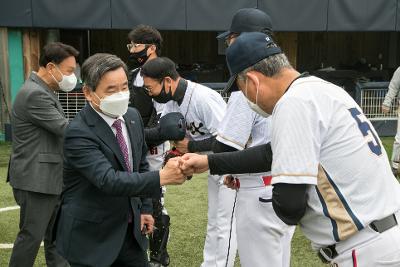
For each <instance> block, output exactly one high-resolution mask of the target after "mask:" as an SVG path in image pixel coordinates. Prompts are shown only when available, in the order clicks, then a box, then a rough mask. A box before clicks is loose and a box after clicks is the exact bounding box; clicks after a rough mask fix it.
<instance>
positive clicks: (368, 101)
mask: <svg viewBox="0 0 400 267" xmlns="http://www.w3.org/2000/svg"><path fill="white" fill-rule="evenodd" d="M388 87H389V82H362V83H361V82H359V83H357V84H356V101H357V103H358V104H359V105H360V107H361V109H362V110H363V112H364V114H365V116H366V117H367V118H368V119H369V120H370V121H371V122H372V124H373V125H374V127H375V129H376V130H377V132H378V134H379V135H380V136H393V135H395V134H396V125H397V118H398V115H397V113H398V108H399V102H398V98H397V97H395V99H393V101H392V105H391V107H390V111H389V112H388V113H387V114H384V113H383V112H382V103H383V101H384V99H385V96H386V93H387V91H388Z"/></svg>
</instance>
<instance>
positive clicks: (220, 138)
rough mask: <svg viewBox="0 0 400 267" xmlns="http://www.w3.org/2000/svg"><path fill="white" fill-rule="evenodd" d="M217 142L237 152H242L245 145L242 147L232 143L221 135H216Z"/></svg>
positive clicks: (237, 143) (239, 144) (235, 142)
mask: <svg viewBox="0 0 400 267" xmlns="http://www.w3.org/2000/svg"><path fill="white" fill-rule="evenodd" d="M217 140H218V141H220V142H221V143H224V144H225V145H228V146H231V147H234V148H236V149H237V150H243V149H244V148H245V145H243V144H241V143H239V142H237V141H234V140H232V139H230V138H228V137H226V136H223V135H221V134H218V136H217Z"/></svg>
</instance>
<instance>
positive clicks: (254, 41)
mask: <svg viewBox="0 0 400 267" xmlns="http://www.w3.org/2000/svg"><path fill="white" fill-rule="evenodd" d="M273 44H275V43H274V41H273V40H272V38H271V37H270V36H269V35H267V34H265V33H261V32H244V33H242V34H241V35H240V36H239V37H238V38H237V39H236V40H235V42H234V43H233V44H232V45H230V46H229V47H228V49H227V50H226V62H227V64H228V69H229V72H230V74H231V78H230V79H229V81H228V82H227V84H226V86H225V88H224V90H223V92H224V93H228V92H231V91H237V90H239V89H238V88H237V86H236V78H237V75H238V74H239V73H240V72H241V71H243V70H245V69H247V68H248V67H250V66H253V65H254V64H256V63H257V62H259V61H261V60H263V59H265V58H267V57H270V56H272V55H276V54H280V53H282V50H281V49H280V48H279V47H278V46H270V45H273Z"/></svg>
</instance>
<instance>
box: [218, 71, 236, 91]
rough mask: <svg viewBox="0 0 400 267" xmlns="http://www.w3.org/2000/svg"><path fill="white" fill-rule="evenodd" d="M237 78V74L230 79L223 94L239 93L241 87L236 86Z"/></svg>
mask: <svg viewBox="0 0 400 267" xmlns="http://www.w3.org/2000/svg"><path fill="white" fill-rule="evenodd" d="M237 76H238V75H237V74H235V75H233V76H231V77H230V78H229V81H228V82H227V83H226V85H225V88H224V90H222V93H224V94H227V93H230V92H234V91H239V87H238V86H237V84H236V78H237Z"/></svg>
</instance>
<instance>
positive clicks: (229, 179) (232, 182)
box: [224, 175, 239, 190]
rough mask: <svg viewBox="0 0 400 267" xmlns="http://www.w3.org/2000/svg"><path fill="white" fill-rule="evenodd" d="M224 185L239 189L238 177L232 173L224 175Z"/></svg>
mask: <svg viewBox="0 0 400 267" xmlns="http://www.w3.org/2000/svg"><path fill="white" fill-rule="evenodd" d="M224 185H226V186H227V187H228V188H230V189H232V190H238V189H239V185H238V183H237V179H236V178H235V177H233V176H232V175H227V176H225V177H224Z"/></svg>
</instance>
